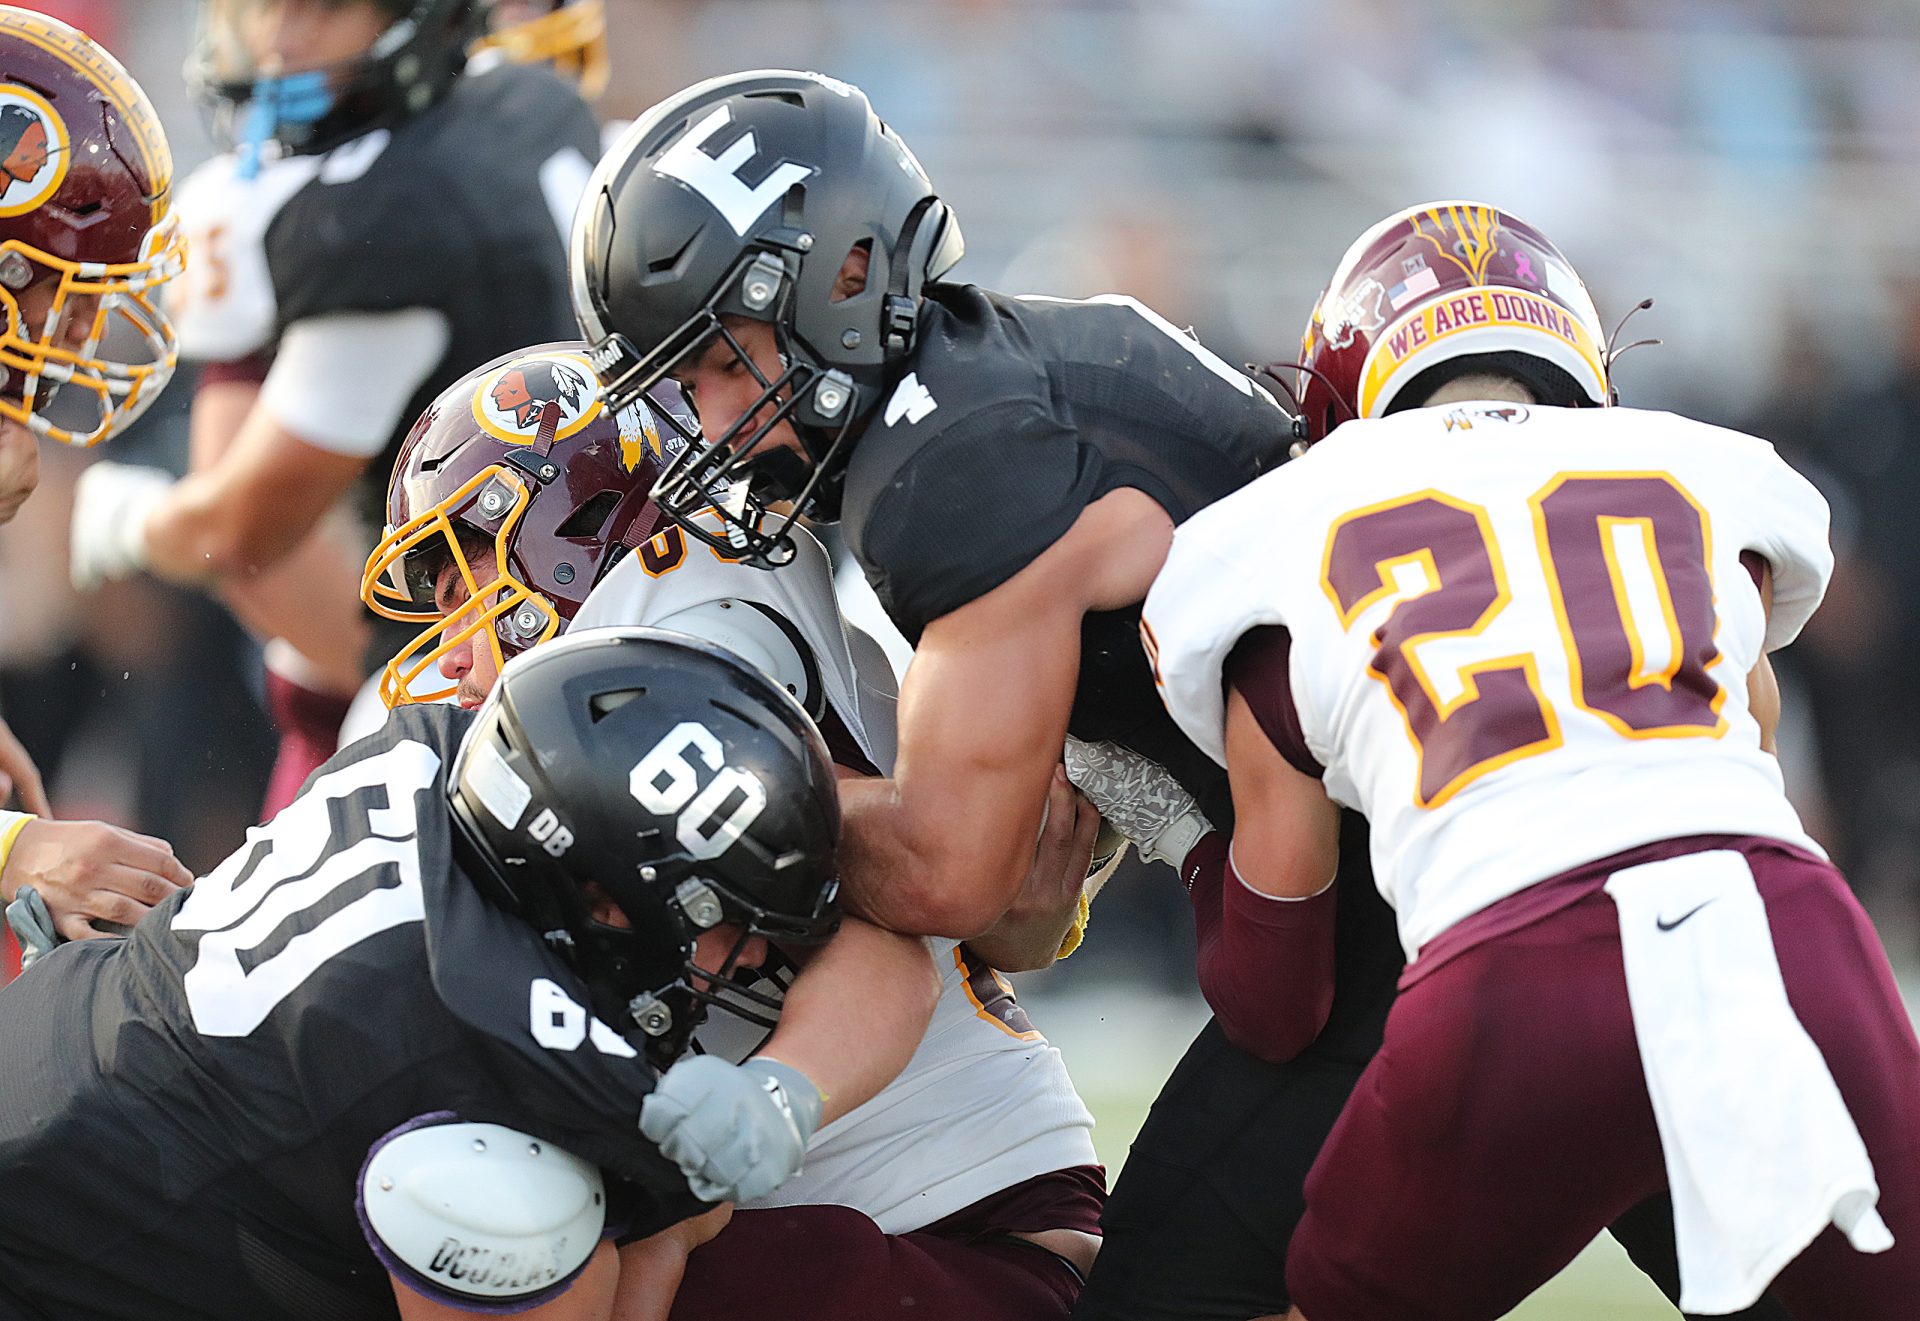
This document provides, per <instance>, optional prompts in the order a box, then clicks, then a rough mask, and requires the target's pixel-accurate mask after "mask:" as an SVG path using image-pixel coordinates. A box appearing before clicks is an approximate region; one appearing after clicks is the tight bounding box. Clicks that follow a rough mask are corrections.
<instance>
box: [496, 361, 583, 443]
mask: <svg viewBox="0 0 1920 1321" xmlns="http://www.w3.org/2000/svg"><path fill="white" fill-rule="evenodd" d="M599 412H600V395H599V391H598V389H597V388H596V387H595V385H594V379H593V369H592V368H591V367H590V366H589V365H588V364H587V360H586V359H585V358H581V357H577V356H575V355H574V354H571V353H543V354H541V355H539V356H538V357H532V358H517V359H515V360H514V361H512V362H510V363H508V364H507V365H506V366H504V367H502V368H501V369H500V370H499V371H496V372H493V373H492V374H491V375H489V376H488V377H487V378H486V379H485V380H483V381H481V383H480V387H479V388H478V389H477V390H475V391H474V394H473V416H474V420H475V421H476V422H478V423H479V424H480V426H481V428H482V429H483V430H485V431H486V432H487V433H488V434H489V435H491V436H493V437H495V438H496V439H499V440H504V441H507V442H508V443H510V444H525V443H526V442H528V441H530V440H534V439H537V438H538V437H539V436H540V435H541V434H542V433H543V432H544V433H546V434H548V435H549V436H550V437H551V438H552V439H554V440H561V439H564V438H565V437H567V436H571V435H572V434H573V433H574V432H576V431H578V430H580V428H581V427H584V426H585V425H586V424H587V423H589V422H591V421H592V420H593V419H594V418H595V417H596V416H598V414H599Z"/></svg>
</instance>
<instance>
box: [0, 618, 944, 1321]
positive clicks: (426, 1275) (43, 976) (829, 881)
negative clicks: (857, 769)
mask: <svg viewBox="0 0 1920 1321" xmlns="http://www.w3.org/2000/svg"><path fill="white" fill-rule="evenodd" d="M716 785H717V786H719V788H718V791H717V792H716V791H713V786H716ZM836 817H837V803H836V801H835V793H834V788H833V771H832V768H831V766H830V764H829V763H828V760H827V751H826V748H825V745H824V744H823V743H822V742H821V740H820V737H819V735H818V733H817V732H816V731H815V730H814V728H813V726H812V725H811V723H810V722H809V721H808V720H807V717H806V715H805V713H804V712H802V711H801V709H800V707H799V706H798V704H797V703H795V702H794V700H793V699H792V698H791V697H790V696H788V695H787V694H786V693H784V692H782V691H780V689H779V688H777V687H776V686H774V685H773V684H772V683H770V682H769V681H768V680H766V679H765V678H763V677H762V676H760V675H759V674H758V673H757V672H755V671H753V670H752V669H750V668H749V667H747V666H745V665H743V664H742V663H741V662H740V661H738V660H737V659H735V658H734V657H732V656H731V655H729V654H727V653H725V652H723V651H720V650H719V649H717V648H713V647H708V646H705V645H703V644H700V643H697V642H695V641H694V640H693V639H690V638H687V637H684V636H678V635H673V634H666V633H661V632H657V631H653V630H640V629H633V630H624V631H618V632H616V631H614V630H600V631H598V632H596V633H595V634H593V635H592V636H590V637H583V638H580V639H565V640H562V641H560V642H556V643H555V644H553V645H552V646H550V647H547V648H543V649H542V650H541V651H540V652H539V653H538V654H536V655H532V656H528V657H526V658H524V659H523V660H521V661H519V662H518V663H516V664H515V665H513V666H511V667H509V668H508V670H507V671H506V673H505V674H504V675H503V676H502V677H501V680H500V683H499V685H498V686H497V688H496V690H495V692H494V695H493V697H492V699H491V700H490V701H489V702H487V703H486V704H485V705H484V706H483V707H482V708H481V709H480V711H479V712H478V713H474V712H468V711H462V710H458V709H455V708H453V707H449V706H419V707H411V708H408V709H407V710H406V711H403V712H401V713H400V714H398V715H396V716H395V717H394V719H393V720H391V721H389V722H388V724H387V725H386V727H385V728H384V729H382V730H381V731H380V732H379V733H378V734H376V735H374V736H372V737H370V738H367V739H363V740H361V741H360V742H358V743H356V744H354V745H353V746H352V747H350V748H348V749H346V750H345V751H343V752H341V753H340V754H338V755H337V756H336V757H335V758H334V759H332V760H331V761H330V762H329V763H328V764H327V765H326V766H325V767H324V768H322V770H321V772H320V773H319V774H318V775H316V776H315V777H314V778H313V779H312V780H311V781H310V782H309V783H308V785H307V786H306V788H305V790H304V791H303V792H302V794H301V796H300V797H299V798H298V799H296V800H295V802H294V803H293V804H292V805H291V806H290V807H288V808H287V809H286V810H285V811H283V812H281V813H280V814H279V815H278V816H276V817H275V818H274V819H273V820H272V821H270V822H268V823H266V824H265V825H262V826H258V827H255V828H254V829H253V830H251V831H250V832H249V833H248V839H247V841H246V843H245V844H244V845H242V846H241V848H240V849H238V850H237V851H236V852H235V853H234V854H233V855H232V857H230V858H229V859H228V860H227V861H226V862H225V863H224V864H222V865H221V866H220V867H218V868H216V869H215V870H214V871H213V872H211V873H209V874H208V875H207V876H205V877H203V878H202V879H201V880H200V881H199V882H198V883H197V884H196V885H195V886H194V887H193V888H192V889H191V890H189V891H185V892H183V893H181V894H178V895H176V896H174V897H172V898H171V899H169V900H168V901H166V903H165V904H163V905H162V906H161V908H160V910H159V911H158V912H157V913H156V914H155V915H154V917H153V918H152V919H151V920H149V921H146V922H143V923H141V925H140V927H139V928H138V930H137V931H136V932H135V933H134V934H133V935H132V936H131V937H129V938H128V939H125V940H112V941H92V942H86V943H84V944H74V945H67V946H64V947H62V948H60V949H58V950H55V951H54V952H53V953H52V954H51V955H49V956H48V957H47V958H46V959H45V960H44V961H43V962H42V963H41V964H39V965H38V966H36V967H34V968H33V969H32V970H31V971H29V972H28V973H27V974H26V975H25V976H24V977H23V978H21V979H20V980H19V981H18V982H16V983H14V984H13V985H12V986H9V987H7V988H6V989H5V990H4V991H0V1051H4V1054H5V1057H6V1059H7V1072H6V1075H5V1077H6V1086H7V1095H8V1098H9V1104H8V1105H7V1107H6V1108H5V1111H4V1113H0V1167H4V1169H5V1170H6V1174H7V1178H6V1184H5V1188H4V1190H3V1191H0V1316H5V1317H7V1318H9V1321H11V1319H12V1318H15V1317H24V1318H34V1317H54V1316H57V1317H97V1318H127V1319H128V1321H135V1319H138V1321H170V1319H171V1318H187V1317H196V1318H204V1317H223V1318H240V1317H267V1316H276V1317H319V1316H330V1317H348V1316H351V1317H367V1318H374V1317H392V1316H396V1315H398V1316H400V1317H403V1318H405V1319H406V1321H433V1319H437V1318H440V1317H443V1316H447V1315H467V1314H469V1313H474V1312H480V1313H486V1312H492V1313H498V1312H503V1311H506V1312H520V1313H523V1314H526V1315H529V1316H534V1317H539V1318H541V1319H542V1321H607V1318H609V1317H610V1316H611V1315H613V1314H614V1309H615V1307H616V1305H617V1306H618V1308H619V1309H621V1310H620V1313H619V1314H620V1315H622V1316H623V1317H624V1318H631V1319H632V1321H646V1319H647V1318H664V1316H665V1308H664V1305H663V1299H662V1295H663V1294H664V1297H665V1298H670V1297H671V1290H672V1286H673V1285H674V1284H676V1283H677V1276H674V1275H673V1273H672V1271H671V1270H670V1269H668V1270H665V1271H662V1270H661V1269H659V1266H660V1265H661V1263H660V1262H659V1261H658V1260H657V1255H658V1254H656V1253H655V1252H654V1251H653V1250H654V1249H656V1248H658V1247H659V1246H661V1244H662V1243H663V1242H668V1245H669V1246H673V1245H675V1244H676V1243H678V1244H684V1243H687V1242H698V1241H700V1240H701V1239H702V1238H704V1237H707V1236H710V1235H711V1233H712V1232H713V1231H714V1230H716V1229H717V1228H718V1227H719V1223H720V1221H721V1220H723V1219H724V1212H721V1213H719V1214H717V1215H709V1216H704V1217H703V1218H702V1219H701V1220H700V1221H699V1223H698V1224H697V1225H688V1226H685V1227H683V1228H681V1229H679V1230H676V1231H671V1232H670V1233H669V1235H668V1240H662V1239H659V1238H656V1237H655V1235H656V1232H657V1231H666V1230H667V1228H668V1227H669V1226H673V1225H675V1224H676V1223H677V1222H681V1221H683V1220H685V1218H686V1217H688V1216H696V1215H700V1214H701V1213H702V1212H706V1211H707V1210H708V1207H707V1206H706V1205H705V1203H707V1202H713V1201H718V1200H719V1197H718V1194H717V1191H716V1187H715V1184H716V1182H719V1181H725V1182H728V1183H730V1184H733V1185H735V1186H736V1187H737V1188H738V1189H739V1190H741V1191H744V1192H745V1193H747V1194H748V1195H752V1194H755V1193H763V1192H765V1191H767V1190H769V1189H770V1188H771V1187H773V1186H775V1185H776V1184H778V1182H779V1181H780V1180H781V1179H782V1178H783V1177H785V1176H786V1175H788V1174H791V1173H792V1172H793V1171H794V1170H795V1169H796V1168H798V1165H799V1163H800V1159H801V1155H802V1151H803V1148H804V1144H805V1140H806V1137H807V1136H808V1134H809V1133H810V1132H811V1131H812V1130H813V1128H814V1127H816V1126H817V1125H818V1124H820V1123H821V1122H823V1121H825V1122H831V1121H833V1120H834V1119H836V1118H837V1117H838V1116H839V1114H840V1113H841V1112H843V1111H845V1110H847V1109H849V1108H851V1107H853V1106H856V1105H858V1104H859V1103H860V1102H862V1101H863V1100H865V1099H867V1098H868V1097H870V1096H872V1095H873V1093H874V1091H875V1090H877V1088H878V1087H879V1086H880V1084H881V1083H882V1082H883V1081H884V1080H885V1078H886V1077H888V1076H891V1073H892V1072H894V1071H897V1070H898V1069H899V1067H900V1066H901V1065H902V1064H903V1063H904V1062H905V1061H906V1058H907V1056H908V1054H909V1053H910V1052H911V1049H912V1043H913V1042H914V1040H915V1039H917V1037H918V1035H919V1032H920V1029H921V1028H922V1026H923V1025H924V1024H925V1022H926V1012H927V1010H928V1008H929V1007H930V1005H931V1001H932V993H933V987H932V980H931V978H930V977H926V976H925V967H926V952H925V950H924V949H923V948H921V945H920V942H918V941H914V940H908V939H904V938H901V937H897V936H892V935H888V934H885V933H881V932H878V931H876V930H875V929H873V928H872V927H869V926H867V925H866V924H864V923H855V922H849V923H847V924H846V925H845V926H842V927H840V929H839V930H838V931H837V932H836V930H835V929H836V927H837V926H839V925H840V924H839V914H838V911H837V907H836V904H835V898H834V895H835V890H836V880H835V871H836V867H835V834H836V830H835V827H836ZM774 940H778V941H780V942H782V944H784V945H786V946H788V947H792V948H803V947H817V953H816V955H815V957H814V958H813V959H811V960H810V961H809V962H807V964H806V966H805V967H804V968H802V970H801V971H800V972H799V974H798V975H797V976H796V977H795V979H794V981H793V984H792V986H791V987H790V988H789V990H788V992H787V995H786V1003H785V1005H784V1008H783V1011H782V1014H781V1018H780V1022H779V1024H778V1025H777V1027H775V1028H774V1031H773V1033H772V1035H771V1036H770V1037H767V1038H766V1039H765V1040H764V1041H762V1042H761V1043H760V1047H759V1049H758V1051H757V1052H756V1053H755V1054H754V1056H753V1058H751V1059H748V1060H746V1061H745V1062H744V1063H742V1064H739V1065H735V1064H730V1063H723V1062H721V1061H719V1060H716V1059H713V1058H711V1057H699V1058H691V1059H680V1058H679V1057H680V1056H681V1054H682V1052H683V1051H684V1050H685V1049H686V1047H687V1043H688V1041H689V1039H690V1037H691V1034H692V1032H693V1031H694V1030H695V1029H696V1028H697V1027H698V1026H699V1025H700V1024H701V1022H702V1021H703V1019H704V1017H705V1014H706V1011H707V1008H708V1007H709V1006H717V1007H719V1008H722V1009H725V1010H728V1011H730V1012H732V1013H735V1014H741V1015H743V1016H746V1017H749V1018H751V1019H753V1020H754V1021H755V1022H756V1023H759V1024H762V1025H765V1026H772V1024H771V1023H770V1022H769V1020H768V1017H767V1014H766V1012H765V1010H764V1009H763V1008H762V1007H760V1006H759V1005H757V1004H756V1003H754V1002H753V1001H752V1000H750V999H748V998H746V997H744V996H742V995H741V994H739V993H737V992H736V991H735V989H734V985H735V984H734V980H733V979H734V976H735V974H736V973H737V972H738V971H740V970H742V969H745V968H750V967H755V966H758V965H760V964H761V963H762V961H763V960H765V959H766V958H767V957H768V949H769V942H771V941H774ZM849 954H852V955H853V956H854V957H853V959H852V963H853V965H855V966H858V967H861V968H865V969H867V970H871V969H872V968H873V967H874V966H875V963H876V962H879V963H882V964H884V963H885V960H886V959H887V957H888V956H889V955H895V956H898V959H897V961H896V962H895V963H894V964H892V965H891V966H892V967H893V970H894V973H895V976H896V978H897V981H896V982H895V989H896V993H895V994H894V995H893V996H891V997H889V998H888V999H887V1000H886V1001H885V1002H883V1003H877V1004H873V1005H870V1006H869V1007H868V1011H867V1013H866V1014H865V1015H864V1016H863V1020H862V1021H863V1026H864V1027H865V1028H866V1029H867V1035H866V1037H865V1038H864V1039H863V1044H864V1045H865V1047H866V1049H865V1053H864V1058H863V1061H861V1062H859V1063H855V1062H853V1061H851V1059H850V1057H849V1056H848V1055H847V1054H846V1053H845V1052H844V1051H843V1050H842V1049H841V1043H842V1042H844V1040H845V1037H846V1030H845V1014H844V1008H843V1006H844V1005H845V1003H846V1002H847V999H848V997H849V996H851V995H853V994H855V993H856V992H857V983H849V982H847V981H846V980H845V979H844V977H843V975H842V972H843V969H844V968H846V967H847V966H849V961H848V956H849ZM916 970H917V974H918V978H919V980H916ZM881 1043H884V1044H881ZM676 1061H677V1062H676ZM868 1064H871V1065H872V1066H873V1067H872V1068H870V1069H869V1068H868V1067H867V1066H868ZM822 1089H824V1091H823V1090H822ZM735 1132H745V1133H748V1134H750V1135H751V1141H750V1142H749V1143H748V1144H747V1150H748V1151H749V1152H750V1154H751V1155H752V1156H753V1158H754V1159H752V1160H751V1161H750V1162H749V1163H747V1164H745V1165H736V1166H732V1167H729V1166H728V1165H727V1158H728V1150H729V1149H728V1148H727V1146H726V1143H725V1142H724V1141H716V1140H715V1139H716V1137H719V1138H727V1137H730V1136H731V1135H732V1134H733V1133H735ZM562 1148H564V1149H562ZM683 1171H686V1172H683ZM603 1233H604V1234H605V1235H606V1236H607V1237H608V1238H615V1237H617V1238H619V1239H620V1240H621V1241H622V1242H630V1243H631V1247H630V1248H628V1249H627V1250H628V1251H630V1252H632V1253H633V1254H635V1261H636V1266H635V1269H633V1270H631V1271H629V1270H627V1269H626V1268H625V1266H624V1265H623V1266H621V1267H619V1268H618V1269H616V1266H615V1263H614V1260H613V1256H614V1253H613V1248H612V1245H611V1244H610V1243H607V1244H603V1241H602V1236H603ZM643 1236H644V1237H643ZM102 1244H108V1245H111V1250H110V1251H103V1250H101V1246H100V1245H102ZM680 1255H681V1256H684V1252H682V1253H681V1254H680ZM667 1264H668V1265H669V1266H670V1265H671V1264H672V1262H671V1256H669V1261H668V1263H667ZM616 1276H617V1277H618V1285H619V1298H618V1300H617V1304H616V1298H615V1287H614V1286H615V1283H616Z"/></svg>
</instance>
